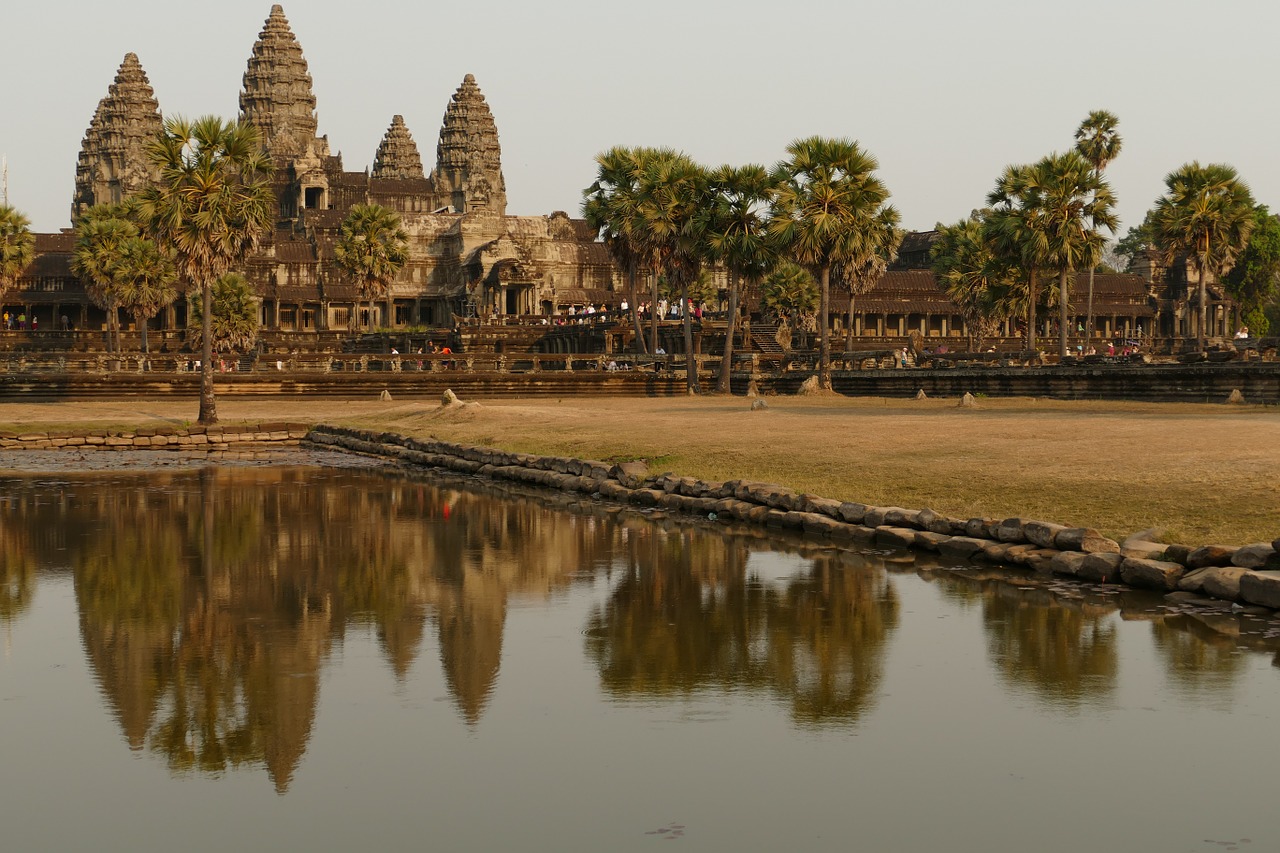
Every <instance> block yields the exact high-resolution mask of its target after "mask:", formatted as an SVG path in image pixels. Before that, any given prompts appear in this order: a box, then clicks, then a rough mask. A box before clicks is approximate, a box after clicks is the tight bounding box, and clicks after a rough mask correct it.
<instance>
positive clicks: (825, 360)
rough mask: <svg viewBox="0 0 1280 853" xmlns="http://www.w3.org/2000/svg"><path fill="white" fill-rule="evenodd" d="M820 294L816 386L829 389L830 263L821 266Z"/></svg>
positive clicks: (825, 389)
mask: <svg viewBox="0 0 1280 853" xmlns="http://www.w3.org/2000/svg"><path fill="white" fill-rule="evenodd" d="M821 280H822V296H821V299H820V303H821V304H820V306H819V308H818V387H819V388H821V389H822V390H824V391H830V390H831V336H830V334H829V333H828V329H827V314H828V312H829V311H830V309H831V265H830V264H826V265H824V266H823V267H822V277H821Z"/></svg>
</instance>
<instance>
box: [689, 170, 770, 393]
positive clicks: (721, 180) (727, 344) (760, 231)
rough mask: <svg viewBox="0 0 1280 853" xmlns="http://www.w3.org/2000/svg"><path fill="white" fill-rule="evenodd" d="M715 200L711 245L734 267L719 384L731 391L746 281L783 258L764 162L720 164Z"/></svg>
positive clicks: (716, 256)
mask: <svg viewBox="0 0 1280 853" xmlns="http://www.w3.org/2000/svg"><path fill="white" fill-rule="evenodd" d="M709 186H710V190H711V203H710V204H709V205H708V206H707V208H706V209H705V210H704V211H703V215H704V216H705V217H706V219H707V226H706V240H707V250H708V252H709V254H710V257H711V259H712V260H714V261H717V262H719V263H721V264H723V265H724V267H725V269H726V270H727V271H728V273H729V311H728V320H727V322H726V324H725V333H724V358H723V359H722V360H721V362H720V375H719V376H718V377H717V378H716V389H717V390H718V391H720V392H721V393H725V394H727V393H729V390H730V389H729V378H730V371H731V369H732V363H733V339H734V334H735V331H736V325H737V319H738V302H739V299H740V296H741V289H742V284H743V282H745V283H746V284H748V285H755V284H758V283H759V281H760V279H761V278H763V277H764V276H765V274H766V273H768V272H769V270H770V269H772V268H773V267H774V266H775V265H776V264H777V261H778V251H777V244H776V241H774V240H772V239H770V237H769V228H768V225H769V220H768V212H769V211H768V205H769V202H770V200H771V199H772V197H773V191H774V182H773V176H772V175H771V174H770V173H769V170H768V169H766V168H765V167H764V166H759V165H754V164H753V165H748V166H739V167H734V166H721V167H720V168H719V169H716V170H715V171H714V172H712V174H711V177H710V184H709Z"/></svg>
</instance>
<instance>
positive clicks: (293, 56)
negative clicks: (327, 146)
mask: <svg viewBox="0 0 1280 853" xmlns="http://www.w3.org/2000/svg"><path fill="white" fill-rule="evenodd" d="M240 120H241V121H244V122H247V123H249V124H252V125H253V126H254V127H256V128H258V132H259V133H260V134H261V135H262V141H263V144H264V146H265V147H266V148H267V150H268V151H269V152H270V153H271V154H273V155H277V156H279V155H285V156H290V155H298V154H301V153H302V152H303V151H305V150H306V148H307V145H308V143H310V142H311V141H312V140H314V139H315V138H316V128H317V122H316V96H315V95H314V94H313V93H312V91H311V74H310V73H309V72H308V70H307V60H306V59H305V58H304V57H303V55H302V46H301V45H299V44H298V40H297V38H295V37H294V35H293V31H292V30H291V29H290V28H289V21H288V20H287V19H286V18H285V16H284V9H283V8H281V7H280V6H279V5H275V6H272V7H271V15H270V17H268V18H267V22H266V24H264V25H263V27H262V33H261V35H259V37H258V41H257V42H255V43H254V45H253V53H252V54H251V55H250V57H249V66H248V69H247V70H246V71H245V72H244V89H243V90H242V91H241V93H240Z"/></svg>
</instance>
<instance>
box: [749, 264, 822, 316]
mask: <svg viewBox="0 0 1280 853" xmlns="http://www.w3.org/2000/svg"><path fill="white" fill-rule="evenodd" d="M761 291H762V294H761V299H760V305H761V307H762V308H764V309H765V310H766V311H768V312H770V313H772V314H773V315H774V316H775V317H777V318H779V319H785V320H787V321H788V322H790V323H791V325H792V326H797V325H799V323H798V320H799V318H800V317H802V316H804V315H806V314H810V313H812V312H813V309H815V308H817V307H818V285H817V282H815V281H814V280H813V274H812V273H810V272H809V271H808V270H807V269H805V268H804V267H802V266H800V265H799V264H795V263H792V262H791V261H782V262H781V263H779V264H778V265H777V266H776V267H774V268H773V270H771V271H770V272H769V274H768V275H767V276H765V278H764V282H763V284H762V285H761Z"/></svg>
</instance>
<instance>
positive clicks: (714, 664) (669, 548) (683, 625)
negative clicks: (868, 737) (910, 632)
mask: <svg viewBox="0 0 1280 853" xmlns="http://www.w3.org/2000/svg"><path fill="white" fill-rule="evenodd" d="M628 542H629V547H628V549H627V552H626V554H625V571H624V572H623V574H622V577H621V578H620V579H619V581H618V582H617V584H616V585H615V586H614V588H613V591H612V593H611V594H610V596H609V598H608V600H607V602H606V603H605V604H604V606H603V607H602V608H599V609H598V610H597V611H596V612H595V613H594V614H593V615H592V616H591V619H590V622H589V625H588V641H587V650H588V653H589V654H590V655H591V657H592V658H593V660H595V661H596V663H597V665H598V666H599V668H600V673H601V679H602V682H603V684H604V687H605V689H606V690H608V691H609V692H610V693H611V694H613V695H619V696H640V697H660V696H665V695H672V694H680V693H687V692H691V691H695V690H702V689H712V690H720V691H757V692H767V693H770V694H772V695H775V696H777V697H779V698H780V699H782V700H783V701H785V702H787V703H788V704H789V705H790V707H791V713H792V717H793V719H794V720H795V721H796V722H798V723H803V724H815V723H836V722H843V723H852V722H856V721H857V719H858V717H859V715H861V714H862V713H863V712H864V711H865V710H866V709H867V708H869V707H870V706H871V704H872V703H873V701H874V698H875V693H876V689H877V687H878V685H879V682H880V679H881V673H882V668H883V667H882V661H883V656H884V650H885V647H886V645H887V643H888V639H889V636H890V634H891V632H892V631H893V629H894V628H896V627H897V625H898V599H897V595H896V593H895V591H894V588H893V585H892V584H891V583H890V582H889V579H888V576H887V575H886V573H885V572H884V570H883V568H881V567H878V566H874V565H870V564H867V563H866V562H865V561H863V560H860V559H859V558H858V557H857V555H852V554H849V555H842V556H841V555H837V554H836V553H835V552H831V551H823V552H819V553H818V554H817V555H816V556H814V557H813V558H812V559H811V560H809V561H808V567H807V568H806V569H805V570H804V571H803V572H801V573H800V574H798V575H792V576H790V577H788V578H786V579H785V581H783V582H782V583H769V584H765V583H758V582H757V583H751V582H748V574H747V571H746V568H747V565H748V560H749V556H750V551H751V547H752V544H754V546H755V547H756V548H758V549H760V550H763V548H762V545H763V543H760V542H758V540H757V541H756V542H755V543H753V542H752V540H750V539H747V538H742V537H737V536H734V535H731V534H730V535H724V536H719V535H713V536H708V535H707V533H706V531H705V530H704V529H702V528H697V527H691V526H687V525H685V526H679V525H677V526H671V527H661V526H646V527H640V528H639V529H638V530H635V531H634V535H632V536H630V537H629V539H628ZM851 560H854V561H858V562H860V563H861V565H857V566H852V565H849V561H851Z"/></svg>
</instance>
